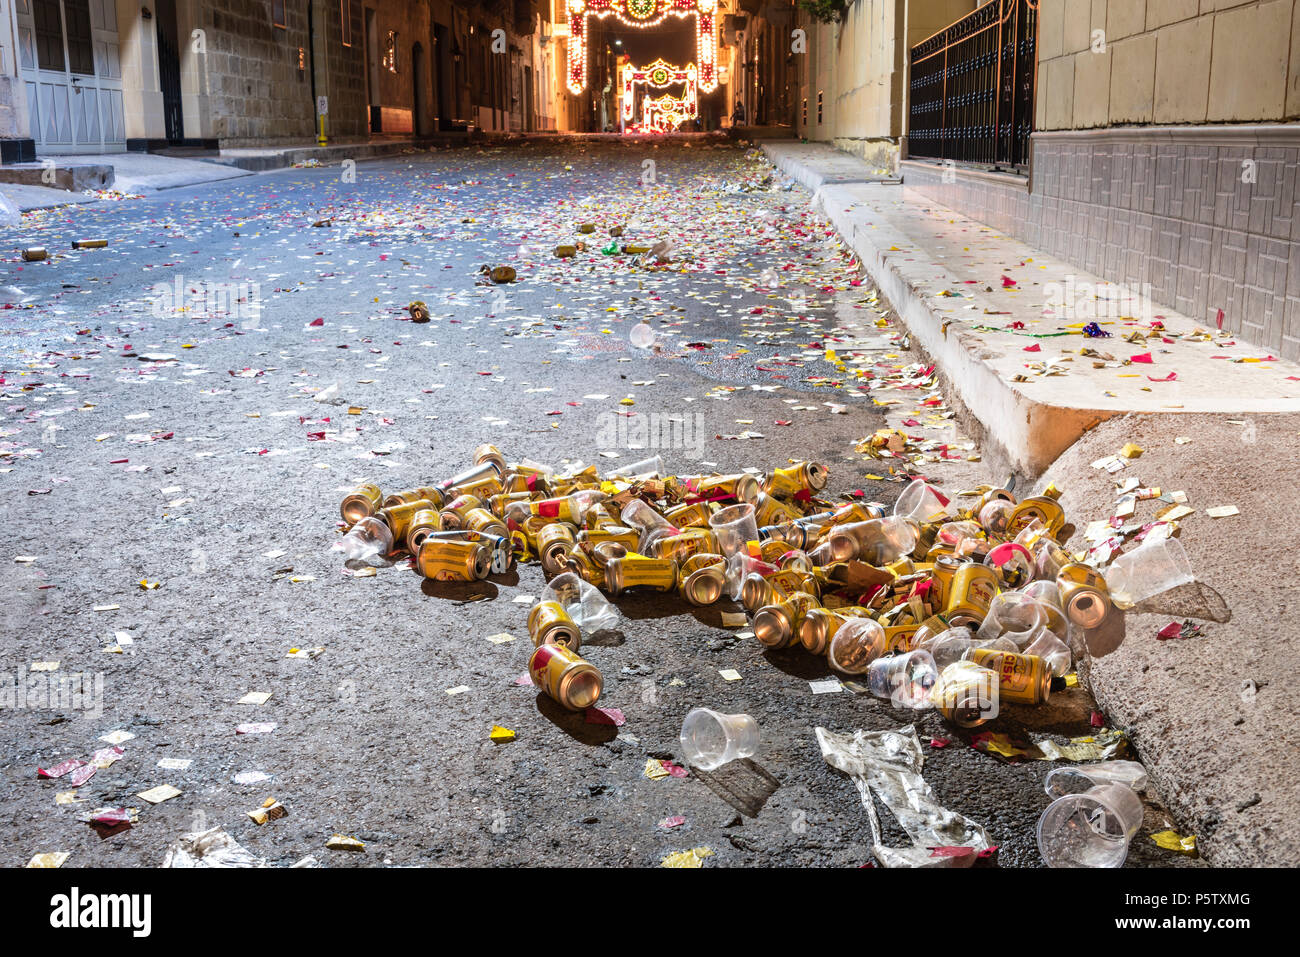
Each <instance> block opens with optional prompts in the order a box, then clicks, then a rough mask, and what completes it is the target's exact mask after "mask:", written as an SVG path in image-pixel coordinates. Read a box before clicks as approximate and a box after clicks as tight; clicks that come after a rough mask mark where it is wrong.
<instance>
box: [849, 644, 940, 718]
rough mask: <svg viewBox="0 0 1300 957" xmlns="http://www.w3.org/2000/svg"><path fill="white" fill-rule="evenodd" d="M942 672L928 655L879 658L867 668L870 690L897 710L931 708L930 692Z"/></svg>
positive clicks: (917, 653) (914, 653)
mask: <svg viewBox="0 0 1300 957" xmlns="http://www.w3.org/2000/svg"><path fill="white" fill-rule="evenodd" d="M938 678H939V669H938V668H937V667H936V666H935V663H934V658H932V657H931V656H930V653H929V652H928V651H921V650H917V651H909V652H907V654H904V655H892V656H891V657H889V658H877V659H876V660H875V661H873V662H872V663H871V664H870V665H869V666H868V668H867V688H868V690H870V692H871V693H872V694H873V695H875V696H876V697H877V698H888V699H889V700H890V701H892V702H893V703H894V707H896V708H928V707H929V706H930V689H931V688H932V687H934V683H935V681H937V680H938Z"/></svg>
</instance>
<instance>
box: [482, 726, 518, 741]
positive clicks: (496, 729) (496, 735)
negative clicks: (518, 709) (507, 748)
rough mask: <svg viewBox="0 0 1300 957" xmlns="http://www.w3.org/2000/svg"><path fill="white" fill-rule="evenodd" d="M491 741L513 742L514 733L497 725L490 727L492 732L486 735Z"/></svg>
mask: <svg viewBox="0 0 1300 957" xmlns="http://www.w3.org/2000/svg"><path fill="white" fill-rule="evenodd" d="M488 737H490V738H491V739H492V740H493V741H513V740H514V739H515V733H514V732H513V731H511V730H510V729H509V728H503V727H501V725H499V724H494V725H492V731H491V733H490V734H489V735H488Z"/></svg>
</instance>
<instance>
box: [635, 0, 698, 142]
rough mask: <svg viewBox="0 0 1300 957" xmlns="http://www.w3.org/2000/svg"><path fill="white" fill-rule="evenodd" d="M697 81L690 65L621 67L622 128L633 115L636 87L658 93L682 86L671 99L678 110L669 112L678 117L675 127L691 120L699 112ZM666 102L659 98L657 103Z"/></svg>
mask: <svg viewBox="0 0 1300 957" xmlns="http://www.w3.org/2000/svg"><path fill="white" fill-rule="evenodd" d="M645 2H646V3H649V2H650V0H645ZM697 80H698V77H697V75H696V70H695V64H694V63H688V64H686V66H685V67H678V66H673V65H672V64H671V63H668V62H666V61H665V60H664V59H663V58H662V57H660V58H659V59H658V60H655V61H654V62H653V63H650V64H647V65H646V66H640V67H638V66H633V65H632V64H630V63H624V64H623V66H622V67H621V68H620V69H619V88H620V93H619V96H620V99H621V102H622V110H623V123H624V125H627V124H630V123H631V122H632V118H633V115H634V113H635V112H636V88H637V86H638V85H639V84H640V85H644V86H648V87H653V88H655V89H658V90H662V89H663V88H664V87H667V86H671V85H672V84H674V83H680V84H682V86H683V91H682V96H681V97H680V98H672V99H673V102H675V103H678V104H679V105H680V108H678V109H674V110H672V111H671V112H672V113H674V114H676V113H680V114H681V120H679V121H678V122H679V123H680V122H681V121H682V120H687V119H694V118H695V116H696V115H697V114H698V112H699V105H698V104H699V100H698V97H697V95H696V87H697ZM666 98H667V97H660V99H661V100H662V99H666ZM646 103H647V104H648V103H649V97H647V98H646ZM644 121H645V122H647V123H649V116H648V115H647V116H646V117H644Z"/></svg>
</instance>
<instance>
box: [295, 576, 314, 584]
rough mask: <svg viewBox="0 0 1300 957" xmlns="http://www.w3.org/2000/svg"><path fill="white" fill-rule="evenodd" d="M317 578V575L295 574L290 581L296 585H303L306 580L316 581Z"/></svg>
mask: <svg viewBox="0 0 1300 957" xmlns="http://www.w3.org/2000/svg"><path fill="white" fill-rule="evenodd" d="M315 580H316V576H315V575H294V576H293V577H292V578H290V579H289V581H291V582H293V583H294V584H295V585H301V584H303V583H304V582H314V581H315Z"/></svg>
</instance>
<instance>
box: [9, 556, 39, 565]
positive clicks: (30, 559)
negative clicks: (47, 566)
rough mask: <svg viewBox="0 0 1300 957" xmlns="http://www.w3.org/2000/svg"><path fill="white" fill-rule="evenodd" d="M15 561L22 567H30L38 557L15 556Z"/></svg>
mask: <svg viewBox="0 0 1300 957" xmlns="http://www.w3.org/2000/svg"><path fill="white" fill-rule="evenodd" d="M14 561H16V562H18V563H19V564H21V565H30V564H31V563H32V562H34V561H36V556H35V555H15V556H14Z"/></svg>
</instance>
